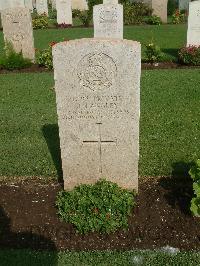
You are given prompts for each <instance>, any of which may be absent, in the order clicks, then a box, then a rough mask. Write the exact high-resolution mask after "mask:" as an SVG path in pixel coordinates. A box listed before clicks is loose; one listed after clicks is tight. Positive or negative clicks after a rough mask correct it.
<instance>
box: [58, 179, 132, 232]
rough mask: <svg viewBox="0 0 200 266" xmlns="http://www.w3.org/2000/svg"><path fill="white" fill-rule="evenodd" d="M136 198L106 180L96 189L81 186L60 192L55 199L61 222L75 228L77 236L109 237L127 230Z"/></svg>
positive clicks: (100, 182) (95, 187) (100, 181)
mask: <svg viewBox="0 0 200 266" xmlns="http://www.w3.org/2000/svg"><path fill="white" fill-rule="evenodd" d="M134 205H135V194H134V192H129V191H128V190H126V189H122V188H120V187H119V186H118V185H117V184H115V183H112V182H110V181H106V180H104V179H102V180H99V181H98V182H97V183H96V184H94V185H85V184H83V185H80V186H77V187H75V188H74V189H73V190H72V191H61V192H59V193H58V196H57V199H56V206H57V208H58V214H59V216H60V217H61V219H62V220H64V221H66V222H69V223H72V224H74V225H75V227H76V229H77V232H79V233H83V234H85V233H88V232H95V231H97V232H101V233H110V232H114V231H116V230H117V229H118V228H127V227H128V216H130V215H131V211H132V209H133V207H134Z"/></svg>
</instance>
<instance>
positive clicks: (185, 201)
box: [159, 161, 193, 215]
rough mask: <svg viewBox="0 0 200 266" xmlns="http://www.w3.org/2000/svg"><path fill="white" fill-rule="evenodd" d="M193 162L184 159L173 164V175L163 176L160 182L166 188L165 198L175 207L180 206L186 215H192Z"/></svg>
mask: <svg viewBox="0 0 200 266" xmlns="http://www.w3.org/2000/svg"><path fill="white" fill-rule="evenodd" d="M192 165H193V163H185V162H183V161H181V162H177V163H174V164H173V165H172V167H173V171H172V175H171V177H163V178H161V179H160V181H159V184H160V186H162V187H163V188H164V189H165V190H166V194H165V198H166V200H167V202H168V204H169V205H171V206H172V207H173V208H177V207H178V208H179V209H180V210H181V212H183V213H184V214H185V215H191V212H190V201H191V199H192V197H193V189H192V179H191V177H190V176H189V173H188V171H189V170H190V168H191V166H192Z"/></svg>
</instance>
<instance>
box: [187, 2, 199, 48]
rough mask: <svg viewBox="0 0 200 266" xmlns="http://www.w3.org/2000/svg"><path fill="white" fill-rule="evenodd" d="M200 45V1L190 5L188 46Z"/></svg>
mask: <svg viewBox="0 0 200 266" xmlns="http://www.w3.org/2000/svg"><path fill="white" fill-rule="evenodd" d="M189 45H196V46H199V45H200V1H194V2H191V3H190V4H189V17H188V30H187V46H189Z"/></svg>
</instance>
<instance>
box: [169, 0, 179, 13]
mask: <svg viewBox="0 0 200 266" xmlns="http://www.w3.org/2000/svg"><path fill="white" fill-rule="evenodd" d="M177 8H178V1H175V0H168V4H167V15H168V16H171V15H172V14H173V13H174V12H175V11H176V9H177Z"/></svg>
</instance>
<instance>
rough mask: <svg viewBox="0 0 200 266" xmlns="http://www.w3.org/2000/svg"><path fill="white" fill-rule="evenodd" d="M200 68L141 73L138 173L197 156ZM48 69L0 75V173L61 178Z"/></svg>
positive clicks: (167, 171) (166, 171)
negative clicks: (37, 71)
mask: <svg viewBox="0 0 200 266" xmlns="http://www.w3.org/2000/svg"><path fill="white" fill-rule="evenodd" d="M199 72H200V70H198V69H196V70H194V69H193V70H156V71H143V73H142V80H141V123H140V164H139V173H140V176H160V175H171V173H172V171H173V169H174V168H175V167H176V166H177V165H180V163H181V165H184V163H186V164H187V163H189V162H190V161H193V160H196V159H197V158H200V138H199V132H200V119H199V117H200V109H199V99H200V90H199V84H200V75H199V74H200V73H199ZM53 84H54V81H53V74H52V73H40V74H38V73H35V74H33V73H32V74H9V75H0V108H1V109H0V121H1V123H0V139H1V142H0V176H44V178H45V177H54V178H57V177H61V162H60V151H59V137H58V126H57V115H56V100H55V92H54V90H53V89H52V88H53Z"/></svg>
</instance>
